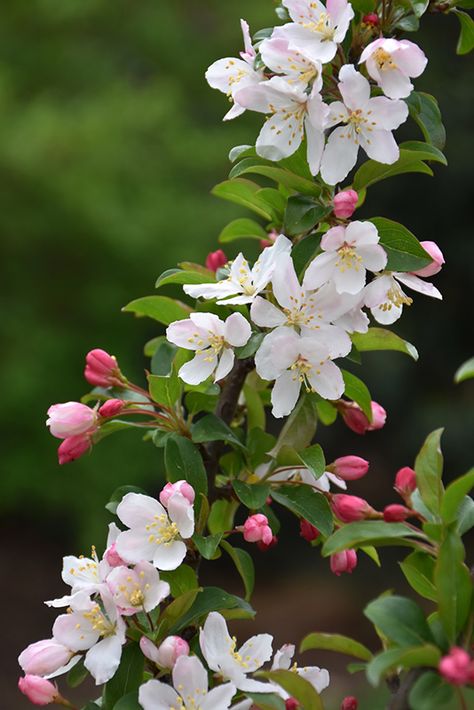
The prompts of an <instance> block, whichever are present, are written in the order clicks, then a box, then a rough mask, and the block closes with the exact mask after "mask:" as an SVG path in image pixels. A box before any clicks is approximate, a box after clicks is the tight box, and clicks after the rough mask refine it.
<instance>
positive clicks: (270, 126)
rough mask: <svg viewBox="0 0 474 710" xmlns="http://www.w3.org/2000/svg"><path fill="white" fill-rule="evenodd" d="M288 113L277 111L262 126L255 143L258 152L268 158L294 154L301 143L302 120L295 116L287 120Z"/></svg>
mask: <svg viewBox="0 0 474 710" xmlns="http://www.w3.org/2000/svg"><path fill="white" fill-rule="evenodd" d="M285 115H286V114H280V113H275V114H274V115H272V116H270V117H269V118H268V119H267V120H266V121H265V123H264V124H263V126H262V129H261V131H260V133H259V135H258V138H257V141H256V143H255V148H256V151H257V154H258V155H259V156H260V157H262V158H266V159H267V160H274V161H278V160H282V159H283V158H287V157H288V156H290V155H293V153H294V152H295V150H297V148H298V147H299V145H300V144H301V140H302V138H303V130H302V123H301V121H297V120H296V118H295V117H294V116H292V117H291V118H290V119H287V120H285Z"/></svg>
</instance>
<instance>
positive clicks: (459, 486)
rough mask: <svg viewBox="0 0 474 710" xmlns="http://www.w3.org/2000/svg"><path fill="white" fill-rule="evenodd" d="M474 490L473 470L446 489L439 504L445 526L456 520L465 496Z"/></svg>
mask: <svg viewBox="0 0 474 710" xmlns="http://www.w3.org/2000/svg"><path fill="white" fill-rule="evenodd" d="M473 488H474V468H472V469H471V470H470V471H468V473H466V474H465V475H464V476H461V478H458V479H456V480H455V481H453V482H452V483H450V484H449V486H448V487H447V489H446V491H445V493H444V496H443V500H442V502H441V517H442V518H443V521H444V522H445V523H446V525H449V524H450V523H453V522H454V521H455V520H457V518H458V514H459V508H460V507H461V504H462V502H463V501H464V498H465V496H466V495H467V494H468V493H469V492H470V491H471V490H472V489H473Z"/></svg>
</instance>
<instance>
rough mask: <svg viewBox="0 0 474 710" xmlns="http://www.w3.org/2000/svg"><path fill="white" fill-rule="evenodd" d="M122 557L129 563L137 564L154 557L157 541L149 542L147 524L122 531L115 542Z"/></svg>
mask: <svg viewBox="0 0 474 710" xmlns="http://www.w3.org/2000/svg"><path fill="white" fill-rule="evenodd" d="M115 545H116V549H117V552H118V553H119V555H120V557H121V558H122V559H123V560H124V561H125V562H128V563H133V564H136V563H138V562H140V561H141V560H151V559H153V554H154V552H155V547H156V545H155V543H153V542H149V540H148V533H147V531H146V530H145V524H143V525H142V527H141V528H134V529H133V530H125V531H124V532H122V533H120V535H119V536H118V538H117V542H116V543H115Z"/></svg>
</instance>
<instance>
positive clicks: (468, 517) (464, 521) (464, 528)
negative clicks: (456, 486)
mask: <svg viewBox="0 0 474 710" xmlns="http://www.w3.org/2000/svg"><path fill="white" fill-rule="evenodd" d="M472 527H474V500H473V499H472V498H471V497H470V496H466V497H465V498H464V500H463V502H462V503H461V507H460V508H459V513H458V519H457V523H456V532H457V533H459V535H461V536H462V535H465V534H466V533H467V532H469V530H470V529H471V528H472Z"/></svg>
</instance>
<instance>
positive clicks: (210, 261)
mask: <svg viewBox="0 0 474 710" xmlns="http://www.w3.org/2000/svg"><path fill="white" fill-rule="evenodd" d="M228 261H229V260H228V258H227V257H226V255H225V254H224V252H223V251H222V249H217V251H211V252H210V253H209V254H208V255H207V258H206V268H207V269H209V270H210V271H214V272H216V271H217V269H220V267H221V266H225V265H226V264H227V262H228Z"/></svg>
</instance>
